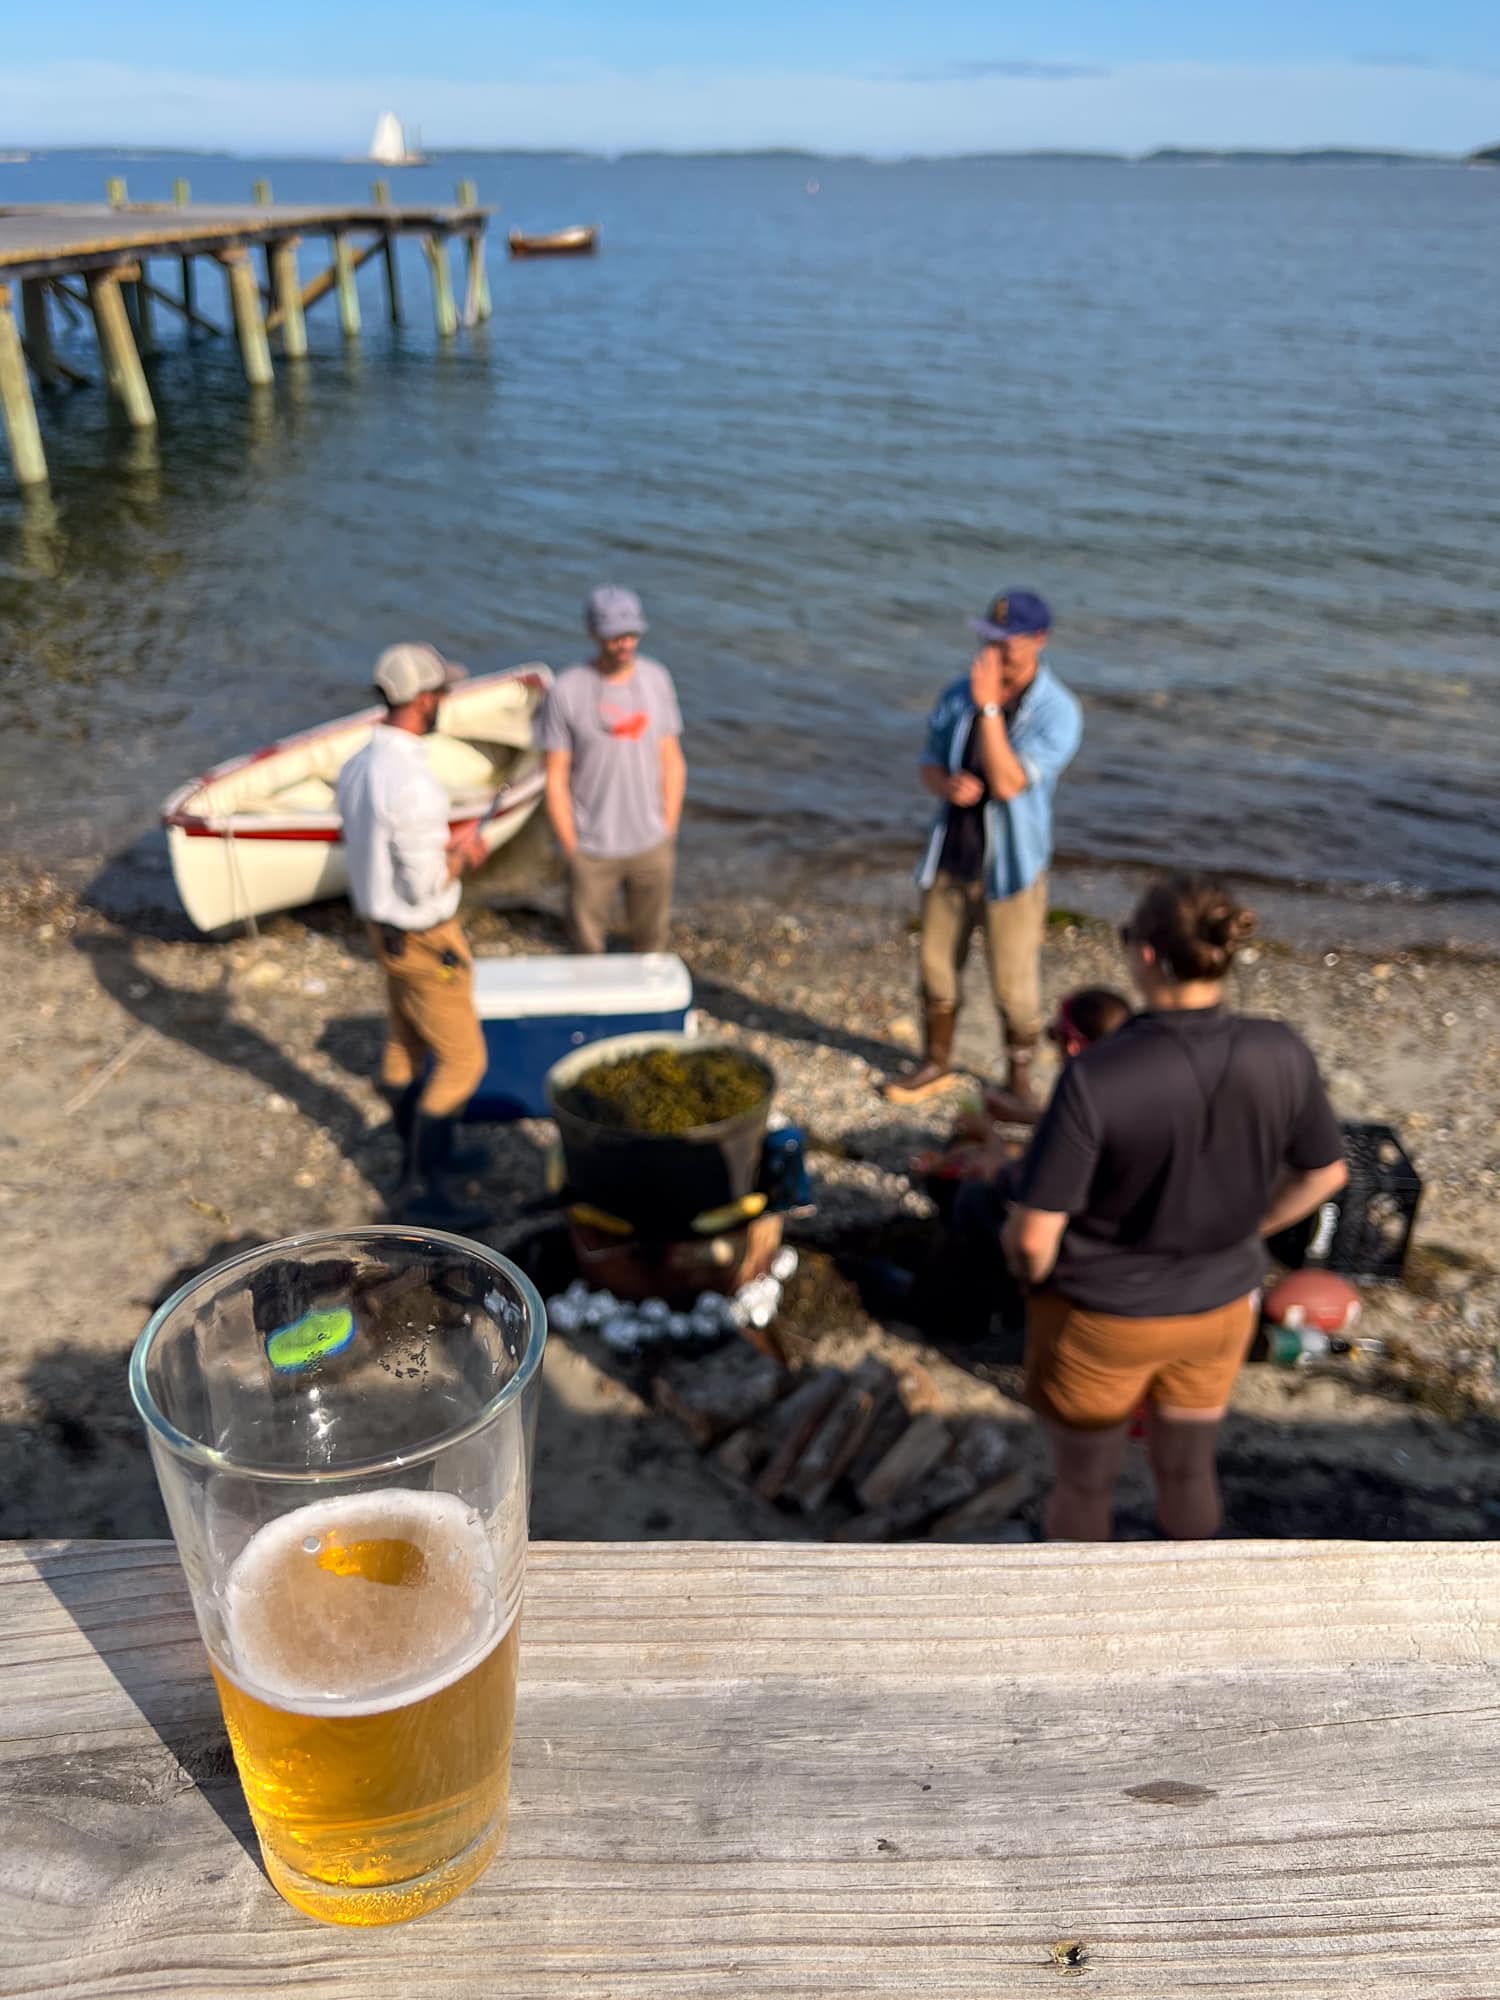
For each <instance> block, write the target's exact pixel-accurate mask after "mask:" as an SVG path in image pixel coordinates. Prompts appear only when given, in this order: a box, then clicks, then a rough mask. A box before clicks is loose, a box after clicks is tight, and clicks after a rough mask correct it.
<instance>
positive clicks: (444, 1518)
mask: <svg viewBox="0 0 1500 2000" xmlns="http://www.w3.org/2000/svg"><path fill="white" fill-rule="evenodd" d="M367 1572H368V1573H367ZM510 1595H511V1593H509V1592H506V1591H503V1590H502V1589H500V1588H499V1587H498V1586H497V1579H496V1575H495V1553H494V1549H493V1547H492V1546H491V1543H490V1539H489V1535H488V1533H487V1532H486V1529H485V1525H484V1522H483V1520H482V1519H481V1518H480V1517H479V1515H478V1514H476V1513H475V1512H474V1510H473V1509H472V1508H470V1507H467V1506H465V1504H464V1502H463V1501H462V1500H460V1499H459V1498H458V1497H457V1495H456V1494H452V1493H418V1492H415V1491H409V1490H406V1489H394V1490H388V1491H386V1492H383V1493H354V1494H346V1495H343V1496H340V1497H339V1498H337V1499H331V1500H317V1501H314V1502H313V1504H312V1505H311V1506H308V1507H299V1508H297V1509H296V1511H295V1512H293V1513H290V1514H283V1515H281V1516H280V1518H279V1519H277V1520H275V1521H270V1522H268V1523H267V1524H266V1526H265V1527H263V1528H260V1529H258V1530H257V1531H256V1533H255V1534H254V1535H252V1536H251V1538H250V1540H249V1541H248V1542H247V1543H246V1545H245V1547H244V1548H243V1549H242V1550H241V1551H240V1554H239V1555H238V1556H237V1557H236V1559H235V1561H234V1563H233V1565H232V1566H231V1568H230V1571H229V1575H228V1578H227V1580H226V1583H225V1592H224V1631H225V1640H226V1643H227V1650H228V1655H229V1657H228V1658H227V1659H226V1658H220V1659H218V1660H217V1661H216V1664H217V1665H218V1666H219V1667H220V1668H221V1669H222V1670H223V1671H224V1672H225V1673H227V1674H228V1676H229V1677H230V1679H231V1680H233V1681H235V1682H236V1683H237V1684H238V1685H239V1686H240V1687H241V1688H243V1689H244V1691H245V1692H246V1693H247V1694H250V1695H254V1696H255V1697H257V1698H258V1699H260V1700H264V1701H270V1702H273V1703H274V1704H275V1705H276V1706H277V1707H280V1708H290V1709H294V1710H296V1711H298V1712H300V1713H304V1714H314V1715H374V1714H378V1713H380V1712H381V1711H383V1710H385V1709H390V1708H396V1707H404V1706H405V1705H406V1704H407V1703H409V1702H415V1701H421V1700H424V1699H425V1698H426V1697H427V1696H429V1695H433V1694H437V1693H438V1692H439V1691H440V1690H441V1689H442V1688H445V1687H447V1686H448V1685H449V1684H450V1683H451V1682H453V1681H456V1680H458V1679H460V1678H461V1677H462V1676H463V1675H464V1674H466V1673H468V1672H469V1670H470V1669H471V1668H472V1667H474V1666H476V1665H477V1664H478V1663H479V1661H480V1660H482V1659H483V1658H484V1656H485V1655H486V1654H487V1653H488V1652H489V1651H490V1649H491V1647H493V1646H495V1645H496V1644H498V1642H499V1641H500V1639H501V1638H503V1637H504V1635H505V1632H506V1630H507V1629H508V1628H509V1626H510V1623H511V1620H512V1618H513V1617H514V1615H515V1613H514V1607H513V1605H512V1604H511V1603H509V1602H508V1601H507V1600H508V1599H509V1598H510Z"/></svg>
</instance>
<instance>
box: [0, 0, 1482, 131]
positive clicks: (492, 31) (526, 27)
mask: <svg viewBox="0 0 1500 2000" xmlns="http://www.w3.org/2000/svg"><path fill="white" fill-rule="evenodd" d="M6 15H7V18H6V19H5V21H4V26H3V35H4V45H5V63H4V67H3V68H0V146H3V145H5V144H26V143H34V144H44V145H45V144H59V143H68V142H75V143H87V142H91V141H99V142H104V141H110V140H119V141H121V142H124V143H130V144H158V145H171V144H182V145H214V144H218V145H225V146H229V147H235V148H239V149H242V150H246V151H255V150H273V151H274V150H287V149H311V150H318V151H327V152H331V153H338V152H341V151H348V150H350V149H351V148H353V147H356V146H358V145H359V144H361V143H362V142H363V141H364V139H366V138H367V137H368V133H369V128H370V125H371V123H372V121H373V118H374V115H375V112H376V111H378V110H380V109H382V108H383V107H385V106H386V105H390V106H392V107H393V108H395V109H397V110H398V111H399V112H400V113H401V114H402V115H403V116H404V117H406V118H407V119H409V120H411V121H414V122H416V123H418V124H420V126H421V128H422V134H423V138H424V140H425V141H426V142H427V143H428V144H430V145H437V146H458V145H462V144H465V143H472V144H478V145H506V144H514V145H526V146H539V145H555V146H596V147H599V148H602V149H613V148H618V147H626V146H641V145H660V146H684V147H693V146H705V145H807V146H814V147H827V148H829V149H832V150H838V149H842V148H848V149H853V150H861V151H871V152H877V153H900V152H906V151H934V152H947V151H958V150H968V149H975V148H995V149H997V150H1004V149H1007V148H1011V147H1029V146H1074V147H1091V146H1097V147H1106V148H1116V147H1118V148H1124V149H1127V150H1129V149H1138V148H1144V147H1149V146H1152V145H1158V144H1189V145H1191V144H1210V145H1258V144H1259V145H1298V144H1308V145H1314V144H1345V145H1393V146H1411V147H1418V148H1435V149H1438V150H1463V149H1465V148H1467V147H1469V146H1471V145H1476V144H1479V143H1482V142H1487V141H1492V140H1500V5H1497V4H1496V0H1487V4H1485V5H1483V6H1481V5H1480V4H1478V0H1431V4H1428V5H1427V6H1425V7H1423V8H1420V9H1418V8H1415V7H1413V5H1412V4H1411V0H1401V3H1400V4H1396V0H1363V4H1357V0H1318V4H1315V5H1310V4H1308V0H1300V4H1298V0H1258V4H1256V5H1254V6H1252V5H1248V4H1242V5H1240V6H1236V7H1232V8H1223V7H1205V6H1204V5H1203V4H1202V0H1137V4H1135V5H1130V4H1125V5H1121V4H1119V0H1055V4H1054V5H1053V6H1052V7H1050V8H1047V9H1043V8H1040V7H1036V8H1031V9H1025V10H1020V9H1016V10H1004V9H1001V8H997V7H996V6H995V5H994V4H989V5H979V4H976V0H927V4H926V5H924V6H923V7H921V8H920V9H918V8H914V7H912V6H910V5H909V4H908V5H905V6H901V7H897V6H894V5H891V4H889V0H861V4H855V3H854V0H831V4H824V5H820V6H809V5H807V4H805V0H757V4H755V5H754V6H745V7H741V8H730V9H726V8H724V7H723V6H722V5H721V6H718V7H715V6H714V5H713V4H712V0H709V4H707V5H705V4H704V0H693V4H687V0H648V4H643V5H640V6H628V5H621V4H619V0H558V3H557V4H554V5H549V6H546V7H542V6H528V7H511V6H495V5H486V4H484V0H426V4H423V5H421V6H415V5H412V4H411V0H401V4H397V0H364V4H358V5H356V4H353V0H336V4H317V0H313V4H311V5H307V4H299V0H259V4H258V5H257V6H256V7H253V8H245V9H240V10H234V11H230V10H227V9H221V8H215V7H211V6H210V7H206V6H204V5H203V4H202V0H191V4H190V0H153V4H151V5H150V6H149V7H147V8H144V9H141V10H135V9H129V10H127V9H122V8H120V7H119V6H118V5H112V6H108V7H106V6H105V5H103V4H101V0H53V4H50V5H36V4H33V5H30V6H27V5H25V4H24V0H9V4H8V6H7V8H6ZM60 52H62V53H60Z"/></svg>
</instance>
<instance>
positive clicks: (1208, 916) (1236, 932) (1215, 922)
mask: <svg viewBox="0 0 1500 2000" xmlns="http://www.w3.org/2000/svg"><path fill="white" fill-rule="evenodd" d="M1254 929H1255V914H1254V912H1253V911H1251V910H1244V909H1241V908H1240V906H1239V904H1238V903H1235V902H1233V901H1232V900H1231V899H1230V898H1229V896H1227V895H1223V896H1220V897H1217V898H1216V899H1215V900H1214V901H1212V902H1206V903H1205V904H1204V906H1203V909H1202V912H1201V913H1200V915H1199V918H1198V935H1199V937H1201V938H1202V939H1203V941H1204V942H1205V943H1206V944H1214V945H1218V946H1219V948H1220V949H1221V950H1223V951H1233V950H1234V948H1235V946H1236V945H1237V944H1239V943H1240V942H1241V941H1242V940H1243V939H1245V938H1247V937H1249V935H1250V933H1251V932H1252V931H1253V930H1254Z"/></svg>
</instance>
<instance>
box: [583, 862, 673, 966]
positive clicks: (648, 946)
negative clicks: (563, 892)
mask: <svg viewBox="0 0 1500 2000" xmlns="http://www.w3.org/2000/svg"><path fill="white" fill-rule="evenodd" d="M676 861H677V849H676V845H675V843H674V842H673V841H670V840H664V841H663V842H662V843H661V845H660V846H659V847H648V848H647V849H646V851H645V853H644V854H626V855H621V856H619V857H617V858H611V857H608V856H605V855H599V854H575V855H574V856H573V858H572V860H571V861H570V862H569V864H568V929H569V932H570V933H571V935H572V939H573V949H574V950H575V951H581V952H599V951H603V950H604V948H605V945H606V944H607V942H608V939H609V917H610V911H611V909H612V908H613V906H614V900H615V897H616V896H617V895H618V894H619V893H620V891H621V890H622V889H623V890H624V892H625V934H626V936H627V937H628V938H629V940H630V949H631V950H632V951H665V950H666V948H667V928H668V925H669V924H670V922H671V919H672V876H673V871H674V868H675V865H676Z"/></svg>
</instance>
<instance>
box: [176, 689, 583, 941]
mask: <svg viewBox="0 0 1500 2000" xmlns="http://www.w3.org/2000/svg"><path fill="white" fill-rule="evenodd" d="M551 685H552V672H551V669H550V668H548V667H545V666H542V665H541V664H540V663H539V662H537V663H532V664H529V665H526V666H521V667H512V668H509V669H507V670H506V671H505V672H503V673H498V674H483V675H480V676H479V677H478V678H477V679H475V680H468V681H463V682H460V684H459V685H458V686H457V687H456V688H454V690H453V692H452V693H451V694H450V695H449V696H448V697H447V699H446V700H445V701H444V703H443V706H442V709H441V711H440V712H439V716H438V726H437V729H436V730H435V731H434V733H433V734H432V735H431V736H429V737H428V738H427V739H426V743H427V760H428V764H429V767H430V769H431V770H432V772H433V775H434V776H435V777H436V778H437V780H438V782H439V783H440V784H441V785H442V786H443V787H444V789H445V790H446V791H447V793H448V799H449V811H448V818H449V824H450V826H451V827H452V828H453V829H454V830H455V831H456V830H457V829H458V828H459V827H461V826H464V825H467V824H472V822H474V821H475V820H479V821H481V822H482V823H483V824H482V833H483V837H484V843H485V847H486V849H487V850H488V852H489V853H491V854H493V853H495V851H496V850H497V849H498V848H501V847H503V846H504V845H505V843H506V842H507V841H508V840H513V839H514V838H515V836H516V835H517V834H518V833H519V832H520V831H521V828H522V827H523V826H525V824H526V822H527V821H528V820H529V819H530V818H531V815H532V814H533V813H534V812H535V811H536V809H537V805H538V803H539V802H540V800H541V796H542V789H543V784H544V775H543V770H542V759H541V756H540V753H539V752H538V751H536V750H535V749H534V748H533V747H532V723H533V720H534V718H535V715H536V712H537V710H538V708H540V706H541V704H542V701H543V699H544V698H545V696H546V693H547V690H548V688H550V687H551ZM382 712H383V711H382V710H381V709H379V708H367V709H364V710H362V711H361V712H360V713H359V714H358V715H346V716H342V717H340V719H339V720H338V721H337V722H326V723H323V724H321V725H320V726H319V727H318V728H316V729H305V730H303V731H302V732H301V733H300V734H299V735H296V736H284V737H282V738H281V739H280V741H279V742H276V743H269V744H267V745H266V747H265V748H264V749H263V750H252V751H250V752H249V754H248V755H246V756H243V757H232V758H230V759H229V760H228V762H226V763H223V764H216V765H215V766H214V768H213V769H212V770H211V771H206V772H205V773H204V774H203V776H202V777H201V778H194V779H192V780H191V782H190V783H188V784H186V785H181V786H179V787H178V789H177V790H176V791H175V792H173V793H172V795H171V797H170V798H168V799H167V800H166V801H165V802H164V804H163V806H162V809H161V817H162V824H163V826H165V828H166V830H167V846H168V848H169V850H170V853H171V857H172V876H173V879H174V880H175V882H176V884H177V893H178V895H179V896H180V897H181V898H182V905H183V908H184V909H185V910H186V911H187V913H188V915H189V916H190V917H191V918H192V920H193V922H194V923H195V924H196V925H197V926H198V928H199V930H201V931H215V930H219V929H221V928H222V927H223V926H224V925H226V924H234V923H244V922H246V921H247V920H248V919H249V918H251V917H262V916H267V915H269V914H270V912H271V911H273V910H295V909H300V908H301V906H302V905H303V904H304V903H314V902H317V901H318V900H319V899H320V898H321V897H324V896H338V895H342V894H343V893H344V891H345V890H346V889H347V888H348V884H349V871H348V865H347V862H346V860H345V857H344V844H343V842H344V829H343V822H342V820H341V819H340V817H339V812H338V808H337V806H336V804H335V801H334V785H335V783H336V782H337V779H338V774H339V772H340V771H341V770H342V768H343V766H344V763H345V762H346V760H347V759H348V758H350V757H352V756H353V755H354V753H355V751H356V750H359V749H361V748H363V746H364V744H365V743H366V742H367V741H368V739H369V735H370V731H371V730H372V729H373V728H374V727H375V726H376V724H377V723H378V722H379V720H380V717H381V714H382Z"/></svg>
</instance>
